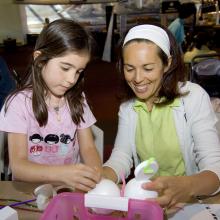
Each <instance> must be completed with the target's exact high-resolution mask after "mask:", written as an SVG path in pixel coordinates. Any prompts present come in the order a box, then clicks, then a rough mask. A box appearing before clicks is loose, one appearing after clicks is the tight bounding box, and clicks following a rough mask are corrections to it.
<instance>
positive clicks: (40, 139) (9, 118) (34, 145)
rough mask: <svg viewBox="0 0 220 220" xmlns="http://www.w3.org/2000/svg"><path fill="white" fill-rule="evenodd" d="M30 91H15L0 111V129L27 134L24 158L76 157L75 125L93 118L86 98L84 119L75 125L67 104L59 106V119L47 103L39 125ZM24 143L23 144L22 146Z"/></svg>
mask: <svg viewBox="0 0 220 220" xmlns="http://www.w3.org/2000/svg"><path fill="white" fill-rule="evenodd" d="M31 95H32V93H31V92H28V91H23V92H20V93H18V94H17V95H16V96H15V97H14V98H13V99H11V102H10V104H9V107H8V110H7V112H6V113H5V111H4V106H3V108H2V110H1V113H0V130H1V131H5V132H12V133H21V134H25V135H27V142H28V149H27V150H28V159H29V160H30V161H33V162H36V163H40V164H51V165H52V164H53V165H59V164H60V165H61V164H70V163H77V162H79V160H80V156H79V145H78V141H77V135H76V132H77V129H84V128H87V127H90V126H91V125H93V124H94V123H95V122H96V119H95V117H94V115H93V114H92V112H91V110H90V108H89V106H88V104H87V102H86V100H85V102H84V107H83V109H84V114H83V118H84V121H85V122H83V121H81V122H80V124H79V125H78V126H77V125H75V124H74V122H73V121H72V118H71V115H70V110H69V107H68V105H67V104H66V105H64V106H62V107H61V108H60V109H59V116H60V117H59V120H58V117H57V113H56V112H55V110H54V109H53V108H50V107H48V123H47V125H46V126H43V127H40V126H39V124H38V122H37V120H36V119H35V116H34V113H33V110H32V100H31ZM24 147H25V146H24Z"/></svg>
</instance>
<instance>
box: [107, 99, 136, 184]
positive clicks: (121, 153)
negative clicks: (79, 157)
mask: <svg viewBox="0 0 220 220" xmlns="http://www.w3.org/2000/svg"><path fill="white" fill-rule="evenodd" d="M133 111H134V110H133V108H132V103H131V102H127V103H124V104H122V105H121V106H120V110H119V113H118V115H119V120H118V121H119V122H118V131H117V135H116V139H115V144H114V148H113V150H112V153H111V156H110V158H109V159H108V160H107V161H106V163H105V164H104V165H103V166H104V168H103V176H104V177H106V178H109V179H111V180H113V181H115V182H119V181H120V175H121V174H123V175H124V176H125V177H127V176H128V175H129V174H130V169H131V168H132V166H133V160H132V143H134V140H133V137H134V134H133V128H134V127H135V124H136V123H135V117H133V116H134V115H133V114H135V113H134V112H133ZM134 129H135V128H134Z"/></svg>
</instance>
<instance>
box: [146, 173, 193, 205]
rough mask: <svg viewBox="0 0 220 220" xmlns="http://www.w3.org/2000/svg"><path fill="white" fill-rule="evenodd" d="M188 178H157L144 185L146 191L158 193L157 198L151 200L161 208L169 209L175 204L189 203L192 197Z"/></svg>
mask: <svg viewBox="0 0 220 220" xmlns="http://www.w3.org/2000/svg"><path fill="white" fill-rule="evenodd" d="M191 178H192V177H190V176H169V177H168V176H163V177H157V178H155V179H154V180H153V181H152V182H149V183H144V184H143V185H142V187H143V188H144V189H146V190H153V191H157V192H158V194H159V195H158V198H156V199H153V200H154V201H156V202H158V203H159V204H160V205H161V206H162V207H165V208H171V207H174V206H175V205H176V204H177V203H183V202H187V201H189V200H190V199H191V198H192V196H193V193H192V184H191Z"/></svg>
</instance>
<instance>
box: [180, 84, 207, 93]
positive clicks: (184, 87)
mask: <svg viewBox="0 0 220 220" xmlns="http://www.w3.org/2000/svg"><path fill="white" fill-rule="evenodd" d="M179 89H180V92H181V93H185V92H189V94H190V95H199V94H203V93H205V90H204V89H203V88H202V87H201V86H200V85H199V84H197V83H193V82H190V81H187V82H185V83H179Z"/></svg>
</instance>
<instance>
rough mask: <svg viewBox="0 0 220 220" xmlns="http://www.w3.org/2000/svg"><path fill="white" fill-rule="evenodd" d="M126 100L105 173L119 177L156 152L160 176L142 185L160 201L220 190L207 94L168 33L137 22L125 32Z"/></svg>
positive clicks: (165, 202)
mask: <svg viewBox="0 0 220 220" xmlns="http://www.w3.org/2000/svg"><path fill="white" fill-rule="evenodd" d="M119 68H120V72H121V73H123V74H122V76H123V78H124V82H125V91H126V93H125V99H124V102H123V103H122V104H121V106H120V110H119V125H118V133H117V137H116V141H115V146H114V149H113V152H112V155H111V157H110V158H109V160H108V161H107V162H106V163H105V164H104V175H105V176H106V177H107V178H110V179H112V180H114V181H119V176H120V173H121V172H124V173H125V174H126V176H128V175H129V172H130V169H131V167H132V166H133V161H132V158H133V159H134V163H135V166H136V165H137V164H138V163H139V161H143V160H146V159H148V158H150V157H152V156H153V157H155V158H156V160H157V161H158V163H159V167H160V168H159V172H158V177H156V178H155V179H154V181H153V182H152V183H146V184H143V188H145V189H148V190H156V191H158V192H159V197H158V198H157V199H156V201H157V202H159V204H160V205H161V206H166V207H172V206H173V205H175V204H176V203H178V202H185V201H187V200H189V199H190V198H191V197H194V196H199V195H209V194H212V193H214V192H215V191H216V190H218V187H219V177H220V147H219V146H220V144H219V139H218V135H217V131H216V128H215V124H216V121H217V119H216V117H215V114H214V112H213V109H212V106H211V104H210V99H209V96H208V95H207V93H206V92H205V91H204V90H203V89H202V88H201V87H200V86H199V85H197V84H193V83H191V82H186V81H185V74H184V69H183V60H182V58H181V53H180V49H179V47H178V45H177V44H176V41H175V39H174V37H173V36H172V34H171V33H170V32H169V31H168V30H166V29H164V28H161V27H159V26H156V25H139V26H136V27H134V28H132V29H130V31H129V32H128V34H127V35H126V37H125V39H124V42H123V45H122V49H121V57H120V58H119Z"/></svg>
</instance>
